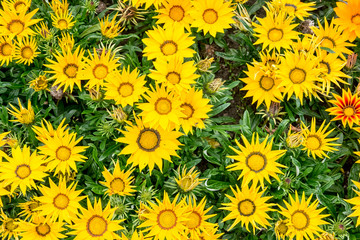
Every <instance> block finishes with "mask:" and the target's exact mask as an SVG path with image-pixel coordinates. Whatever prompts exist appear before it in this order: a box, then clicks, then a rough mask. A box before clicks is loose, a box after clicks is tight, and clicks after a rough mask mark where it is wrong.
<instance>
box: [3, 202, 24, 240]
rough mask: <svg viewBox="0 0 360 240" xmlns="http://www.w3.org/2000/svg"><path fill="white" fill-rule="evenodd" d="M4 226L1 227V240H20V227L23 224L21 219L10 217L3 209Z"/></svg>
mask: <svg viewBox="0 0 360 240" xmlns="http://www.w3.org/2000/svg"><path fill="white" fill-rule="evenodd" d="M0 217H1V219H0V221H1V222H2V224H1V225H0V237H1V239H7V240H9V239H12V238H14V239H15V240H19V232H20V229H19V226H20V224H21V222H20V219H18V218H10V217H8V216H7V215H6V214H5V213H4V212H3V210H2V209H1V215H0Z"/></svg>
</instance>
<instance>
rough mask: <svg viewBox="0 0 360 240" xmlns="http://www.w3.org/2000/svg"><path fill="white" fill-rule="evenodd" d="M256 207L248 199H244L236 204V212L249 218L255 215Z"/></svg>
mask: <svg viewBox="0 0 360 240" xmlns="http://www.w3.org/2000/svg"><path fill="white" fill-rule="evenodd" d="M255 210H256V206H255V204H254V202H253V201H252V200H250V199H244V200H242V201H240V202H239V204H238V211H239V213H240V215H241V216H245V217H249V216H251V215H253V214H254V213H255Z"/></svg>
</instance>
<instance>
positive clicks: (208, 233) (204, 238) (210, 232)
mask: <svg viewBox="0 0 360 240" xmlns="http://www.w3.org/2000/svg"><path fill="white" fill-rule="evenodd" d="M217 231H218V228H217V227H212V228H206V229H205V231H204V232H202V233H201V234H200V239H201V240H217V239H220V237H221V236H222V235H224V234H223V233H216V232H217ZM190 240H198V239H196V238H195V239H191V238H190Z"/></svg>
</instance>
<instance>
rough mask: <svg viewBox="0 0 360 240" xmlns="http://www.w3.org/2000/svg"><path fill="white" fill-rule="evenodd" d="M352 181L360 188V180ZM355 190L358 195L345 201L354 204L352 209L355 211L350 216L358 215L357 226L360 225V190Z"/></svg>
mask: <svg viewBox="0 0 360 240" xmlns="http://www.w3.org/2000/svg"><path fill="white" fill-rule="evenodd" d="M352 182H353V183H354V184H355V186H356V187H357V189H360V182H355V181H353V180H352ZM353 190H354V192H355V193H356V197H353V198H351V199H345V201H347V202H348V203H350V204H352V205H354V206H353V207H352V210H353V211H354V212H352V213H351V214H350V215H349V217H358V218H357V221H356V227H357V226H359V225H360V220H359V217H360V192H359V191H357V190H355V189H353Z"/></svg>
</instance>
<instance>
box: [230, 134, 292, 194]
mask: <svg viewBox="0 0 360 240" xmlns="http://www.w3.org/2000/svg"><path fill="white" fill-rule="evenodd" d="M241 137H242V139H243V141H244V144H245V145H244V146H243V145H240V143H239V142H238V141H237V140H236V139H235V142H236V144H237V145H238V147H239V148H240V151H239V150H237V149H235V148H233V147H230V148H231V149H232V150H233V151H234V152H235V153H237V154H238V155H235V156H228V157H229V158H233V159H235V160H237V161H238V162H236V163H234V164H231V165H230V166H228V167H227V168H230V169H229V170H230V171H236V170H242V172H241V174H240V175H239V178H238V179H240V178H242V177H244V178H243V181H242V187H243V186H245V185H246V186H247V185H248V184H249V182H251V181H253V185H255V186H256V185H257V184H258V182H260V185H261V186H262V187H264V179H266V180H267V181H268V182H270V178H269V176H271V177H273V178H275V179H276V180H278V181H280V179H279V177H278V176H277V174H278V173H280V174H283V173H282V172H281V170H280V169H279V167H282V168H284V167H285V166H284V165H282V164H280V163H277V162H276V160H278V159H279V158H280V157H281V156H282V155H284V154H285V152H286V151H285V150H271V149H272V144H273V141H274V139H273V138H272V139H271V141H270V143H268V137H269V136H268V135H267V136H266V138H265V140H264V141H263V142H261V143H259V136H258V135H257V134H256V138H255V134H253V135H252V139H251V143H249V142H248V140H247V139H246V138H245V136H243V135H242V136H241Z"/></svg>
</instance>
